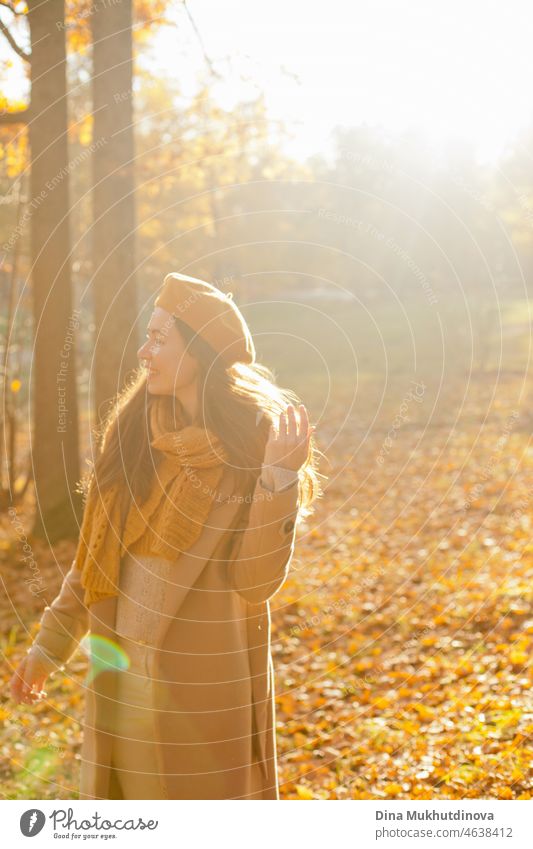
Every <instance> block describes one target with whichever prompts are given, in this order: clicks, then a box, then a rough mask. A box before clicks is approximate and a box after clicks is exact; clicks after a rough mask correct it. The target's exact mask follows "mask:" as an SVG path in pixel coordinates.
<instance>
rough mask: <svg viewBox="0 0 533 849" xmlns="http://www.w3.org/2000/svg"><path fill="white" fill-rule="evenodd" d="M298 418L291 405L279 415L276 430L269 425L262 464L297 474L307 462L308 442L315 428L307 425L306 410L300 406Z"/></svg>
mask: <svg viewBox="0 0 533 849" xmlns="http://www.w3.org/2000/svg"><path fill="white" fill-rule="evenodd" d="M298 411H299V416H298V418H297V416H296V409H295V407H294V406H293V404H288V405H287V409H286V412H282V413H280V416H279V424H278V426H277V429H276V428H275V427H274V426H273V425H270V431H269V435H268V441H267V444H266V448H265V457H264V460H263V462H264V463H265V464H266V465H272V466H281V467H283V468H284V469H291V470H292V471H294V472H297V471H298V469H299V468H300V467H301V466H303V464H304V463H305V461H306V460H307V456H308V453H309V440H310V439H311V436H312V435H313V432H314V431H315V430H316V428H315V427H314V426H313V425H310V424H309V417H308V415H307V410H306V409H305V406H304V405H303V404H300V406H299V408H298Z"/></svg>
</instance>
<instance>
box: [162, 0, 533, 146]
mask: <svg viewBox="0 0 533 849" xmlns="http://www.w3.org/2000/svg"><path fill="white" fill-rule="evenodd" d="M180 5H181V4H179V3H177V4H176V9H177V10H179V11H177V13H176V19H177V20H178V22H179V27H178V29H177V30H172V31H169V30H166V31H164V32H162V33H161V34H160V36H159V37H158V39H157V45H155V50H154V53H153V55H154V61H156V62H157V63H158V64H159V65H160V66H162V67H164V68H165V69H166V73H168V74H169V75H172V76H176V77H177V79H179V80H181V81H182V83H183V84H186V85H193V81H194V78H195V77H194V74H195V72H196V70H197V69H200V68H201V67H202V63H203V62H204V59H203V56H202V52H201V48H200V46H199V44H198V41H197V40H196V38H195V37H194V33H193V30H192V27H191V25H190V23H189V21H188V20H187V18H186V16H185V14H184V12H183V10H182V9H180ZM189 8H190V10H191V13H192V14H193V16H194V19H195V22H196V24H197V27H198V30H199V31H200V33H201V36H202V39H203V42H204V45H205V49H206V52H207V54H208V55H209V57H210V58H211V60H212V61H213V63H214V64H215V67H220V68H221V70H222V69H223V68H224V70H225V73H227V66H222V65H220V66H219V65H218V60H220V59H222V58H223V57H227V56H231V57H232V58H233V60H234V63H235V65H236V66H237V68H238V70H239V71H240V72H244V73H246V74H247V75H248V76H249V77H251V78H252V79H253V80H255V81H256V82H257V84H258V85H259V86H260V87H262V88H263V89H264V90H265V92H266V95H267V102H268V104H269V107H270V110H271V115H272V117H273V118H277V117H280V118H284V119H291V120H293V121H295V122H300V125H299V126H300V129H299V134H298V140H297V142H296V148H295V151H296V152H298V153H300V154H303V155H305V154H308V153H313V152H315V151H316V150H317V149H327V147H328V142H329V137H330V132H331V128H332V127H333V126H335V125H336V124H345V125H350V124H352V125H353V124H358V123H368V124H381V125H383V126H384V127H385V128H386V129H387V130H390V131H391V132H396V131H399V130H402V129H405V128H407V127H413V128H416V129H417V130H418V131H419V132H420V133H422V134H424V135H425V137H426V138H427V139H428V140H430V141H431V143H432V144H433V145H434V147H435V149H439V148H440V149H441V148H442V146H443V145H444V146H445V145H446V144H447V142H448V141H450V140H453V139H458V140H464V141H467V142H470V143H472V145H473V146H474V148H475V151H476V153H477V156H478V158H479V159H480V161H491V160H494V159H495V158H496V157H497V156H498V155H499V154H500V153H501V151H502V150H503V149H504V147H505V145H506V144H507V143H509V142H510V143H512V141H513V139H514V138H515V137H516V135H517V133H518V132H519V130H520V129H521V128H522V127H524V126H525V125H527V124H529V123H530V121H531V120H532V118H533V116H532V111H533V95H532V88H531V80H532V79H533V50H532V49H531V28H532V25H533V6H532V4H531V3H530V2H529V0H505V2H501V0H499V2H491V0H459V2H457V0H446V2H442V0H406V2H403V3H402V2H399V0H328V2H320V3H313V2H312V0H269V2H268V3H264V2H259V0H189ZM189 39H192V40H191V41H190V46H189V48H188V49H187V50H186V51H185V53H183V52H181V54H180V46H182V45H183V43H184V42H187V41H189ZM184 58H186V67H187V72H186V73H185V74H184V73H183V64H184V63H183V59H184ZM282 69H285V71H286V73H283V71H282ZM292 75H296V76H297V77H299V83H298V82H297V81H295V79H294V77H293V76H292ZM237 76H238V75H237V74H235V76H234V79H233V80H230V81H229V82H228V84H227V85H226V86H222V87H221V91H220V96H221V98H222V99H223V102H227V103H230V102H231V101H232V98H234V97H237V95H238V93H239V86H238V79H237Z"/></svg>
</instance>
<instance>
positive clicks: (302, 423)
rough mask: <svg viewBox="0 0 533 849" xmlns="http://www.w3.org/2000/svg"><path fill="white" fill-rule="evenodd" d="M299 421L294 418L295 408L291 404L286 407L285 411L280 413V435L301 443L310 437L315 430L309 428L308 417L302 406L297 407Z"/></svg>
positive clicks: (312, 427)
mask: <svg viewBox="0 0 533 849" xmlns="http://www.w3.org/2000/svg"><path fill="white" fill-rule="evenodd" d="M298 412H299V419H297V417H296V408H295V407H294V405H293V404H288V405H287V411H286V412H282V413H280V435H286V436H287V437H288V438H289V439H290V440H292V441H294V442H296V441H299V442H303V440H304V439H308V438H309V437H310V436H312V434H313V432H314V431H315V430H316V428H315V427H314V426H311V427H310V426H309V416H308V415H307V410H306V408H305V405H304V404H300V405H299V407H298Z"/></svg>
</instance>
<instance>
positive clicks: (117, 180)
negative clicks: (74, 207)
mask: <svg viewBox="0 0 533 849" xmlns="http://www.w3.org/2000/svg"><path fill="white" fill-rule="evenodd" d="M92 34H93V42H94V44H93V110H94V135H93V145H94V146H95V150H94V153H93V180H94V185H93V214H94V224H93V228H92V236H93V243H92V253H93V257H94V265H93V274H94V283H93V286H94V288H93V293H94V312H95V323H96V334H97V337H96V343H95V354H94V357H95V360H94V375H95V385H94V398H95V405H96V408H95V416H96V424H98V423H99V422H100V420H101V418H102V416H103V414H104V413H105V412H106V410H105V409H104V405H106V404H107V402H109V401H111V399H112V398H113V396H115V395H116V393H117V392H118V391H119V390H120V389H121V388H122V386H123V384H124V379H125V377H126V376H127V373H128V372H130V370H131V369H132V368H135V367H136V366H137V365H138V360H137V353H136V352H137V348H138V339H137V332H136V321H137V289H136V283H135V268H136V262H135V196H134V170H133V169H134V139H133V106H132V73H133V57H132V3H131V0H122V2H120V3H111V2H109V0H100V3H99V4H98V5H97V7H96V10H95V12H94V13H93V15H92Z"/></svg>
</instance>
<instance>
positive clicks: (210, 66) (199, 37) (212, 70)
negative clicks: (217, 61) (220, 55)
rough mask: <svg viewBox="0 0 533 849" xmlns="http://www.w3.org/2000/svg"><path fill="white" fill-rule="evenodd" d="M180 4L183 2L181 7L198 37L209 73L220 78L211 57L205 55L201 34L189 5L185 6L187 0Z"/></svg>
mask: <svg viewBox="0 0 533 849" xmlns="http://www.w3.org/2000/svg"><path fill="white" fill-rule="evenodd" d="M182 4H183V8H184V9H185V11H186V13H187V17H188V18H189V21H190V23H191V26H192V28H193V30H194V33H195V35H196V38H197V39H198V44H199V45H200V49H201V51H202V53H203V54H204V59H205V61H206V63H207V66H208V68H209V70H210V71H211V73H212V74H213V76H214V77H217V78H218V79H221V76H220V74H219V73H218V71H216V70H215V68H214V66H213V63H212V61H211V59H210V58H209V56H208V55H207V51H206V49H205V47H204V42H203V39H202V36H201V34H200V30H199V29H198V27H197V26H196V21H195V20H194V18H193V16H192V15H191V11H190V9H189V7H188V6H187V0H182Z"/></svg>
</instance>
